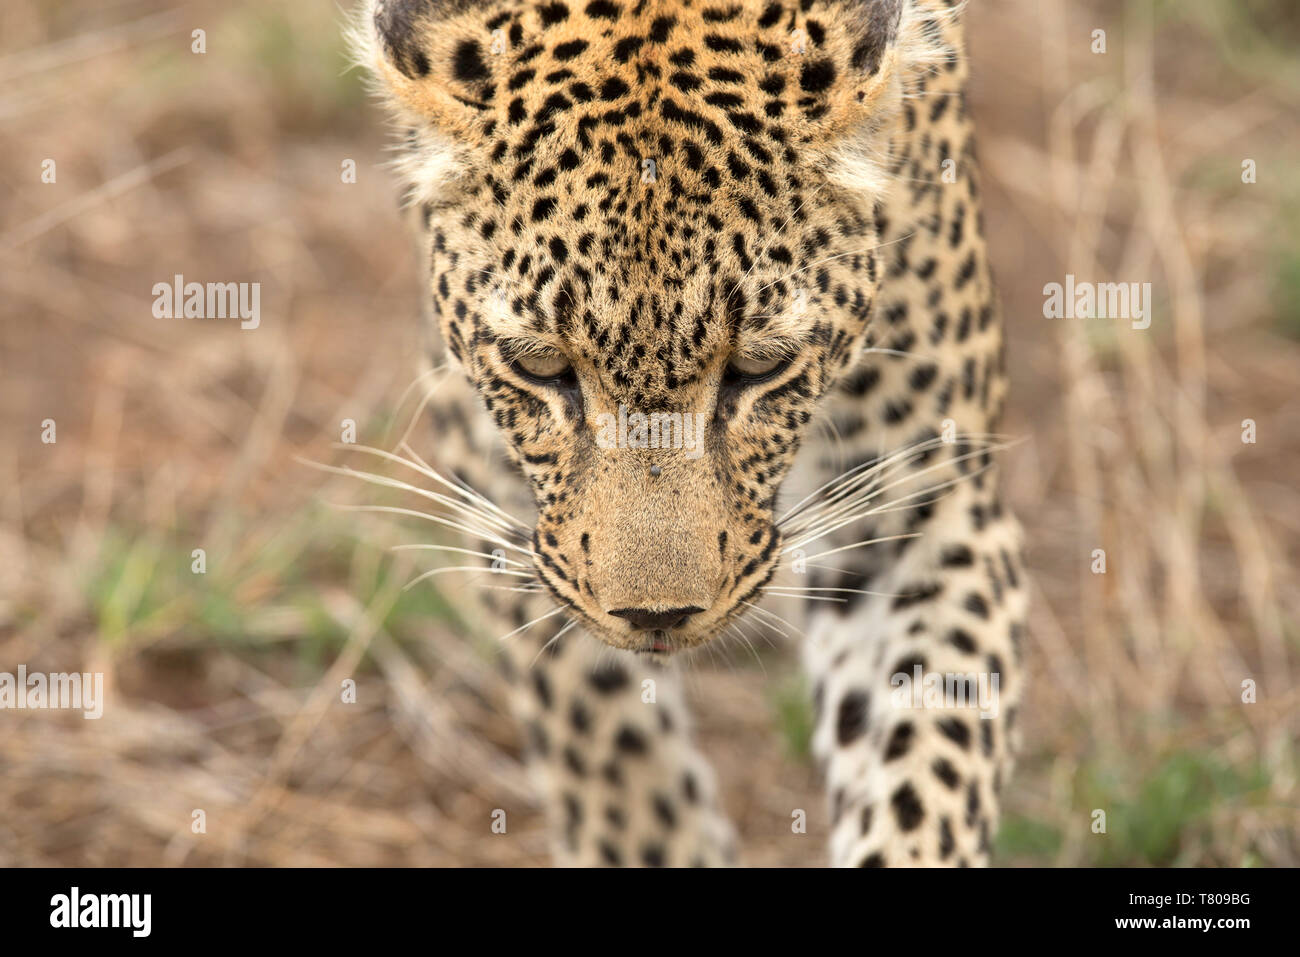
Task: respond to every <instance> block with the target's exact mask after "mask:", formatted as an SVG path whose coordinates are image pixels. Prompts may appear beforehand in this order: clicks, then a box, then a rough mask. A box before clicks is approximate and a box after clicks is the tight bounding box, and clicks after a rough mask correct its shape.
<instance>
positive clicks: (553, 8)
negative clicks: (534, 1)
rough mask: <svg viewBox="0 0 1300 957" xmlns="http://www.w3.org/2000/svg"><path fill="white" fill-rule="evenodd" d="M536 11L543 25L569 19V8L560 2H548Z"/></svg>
mask: <svg viewBox="0 0 1300 957" xmlns="http://www.w3.org/2000/svg"><path fill="white" fill-rule="evenodd" d="M537 13H538V14H539V15H540V16H541V18H542V26H543V27H549V26H551V25H552V24H556V23H560V22H561V21H563V20H567V19H569V8H568V7H566V6H565V5H564V4H562V3H548V4H546V6H544V7H541V8H539V9H538V11H537Z"/></svg>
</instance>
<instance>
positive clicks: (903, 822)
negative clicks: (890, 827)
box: [889, 782, 925, 831]
mask: <svg viewBox="0 0 1300 957" xmlns="http://www.w3.org/2000/svg"><path fill="white" fill-rule="evenodd" d="M889 803H890V805H891V806H892V807H893V809H894V817H895V818H897V819H898V829H899V830H900V831H914V830H916V828H917V826H918V825H920V823H921V820H922V819H923V818H924V817H925V809H924V808H923V807H922V806H921V799H920V798H919V797H917V795H916V789H915V788H913V787H912V785H911V783H910V782H904V783H903V784H902V785H900V786H899V787H898V789H897V790H896V791H894V794H893V796H892V797H891V798H890V799H889Z"/></svg>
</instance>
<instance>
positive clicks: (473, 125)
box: [363, 0, 900, 652]
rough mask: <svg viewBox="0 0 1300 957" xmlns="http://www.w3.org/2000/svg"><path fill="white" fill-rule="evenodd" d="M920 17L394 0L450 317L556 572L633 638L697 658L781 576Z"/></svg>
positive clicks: (454, 347) (846, 347)
mask: <svg viewBox="0 0 1300 957" xmlns="http://www.w3.org/2000/svg"><path fill="white" fill-rule="evenodd" d="M899 7H900V3H899V2H898V0H852V2H847V0H846V2H830V3H827V2H820V0H819V2H811V3H809V2H806V0H802V2H794V3H792V2H772V0H739V2H735V0H705V2H697V3H691V2H687V0H680V2H679V0H660V2H642V3H634V2H632V0H551V2H534V0H506V2H491V0H488V2H478V0H460V2H445V3H440V2H421V0H405V2H399V0H379V2H376V3H373V4H372V7H371V8H370V9H369V11H368V16H367V23H366V24H365V25H364V27H363V33H364V34H365V37H366V38H367V40H363V43H364V45H365V50H366V51H367V52H366V56H367V59H368V65H369V66H370V67H371V68H372V69H373V70H374V71H375V73H376V75H377V77H378V78H379V80H380V86H381V88H382V91H383V93H384V94H385V95H386V96H387V97H388V99H389V101H390V104H391V106H392V108H393V109H394V111H395V112H396V114H397V115H398V117H399V119H400V121H401V122H402V123H403V125H404V128H405V129H406V130H407V136H406V141H405V153H404V155H403V158H402V160H401V161H400V165H401V166H402V169H403V171H404V173H405V175H406V177H407V179H408V180H409V182H410V184H411V194H412V200H413V203H414V204H415V206H416V208H417V209H418V210H419V214H420V218H421V222H422V226H423V229H424V233H425V235H426V236H427V255H428V259H427V262H428V281H429V294H430V296H431V300H432V305H433V313H434V315H436V317H437V321H438V323H439V325H440V327H441V332H442V336H443V340H444V342H445V344H446V347H447V350H448V352H449V354H450V357H451V360H452V361H453V362H454V363H456V364H458V365H459V366H460V368H461V369H462V370H463V373H464V375H465V376H466V377H468V379H469V381H470V382H471V383H472V385H473V386H474V388H475V389H476V391H477V393H478V394H479V396H480V397H481V399H482V402H483V405H484V406H485V408H486V409H487V411H488V413H489V414H490V416H491V417H492V419H493V420H494V421H495V423H496V425H497V427H498V428H499V429H500V432H501V435H502V437H503V438H504V440H505V444H506V446H507V448H508V449H509V451H510V454H511V456H512V457H513V458H514V460H515V461H516V462H517V464H518V466H519V468H520V469H521V471H522V473H523V475H524V476H525V477H526V480H527V482H528V483H529V485H530V487H531V490H532V493H533V496H534V498H535V500H536V504H537V510H538V516H537V522H536V529H535V532H534V535H533V543H532V544H533V551H534V552H535V564H536V570H537V574H538V575H539V577H540V579H541V580H542V581H543V582H545V584H546V586H547V587H548V588H549V589H550V591H551V592H552V593H553V595H554V596H555V598H556V599H557V600H558V601H559V602H561V603H562V604H564V605H566V606H568V609H567V614H569V615H570V616H571V617H575V618H578V619H580V620H581V621H582V622H583V623H584V624H585V625H586V626H587V628H588V629H589V630H590V632H591V633H592V634H593V635H595V636H597V637H599V638H600V639H601V640H603V641H605V642H607V643H608V644H610V645H613V646H615V647H618V648H625V649H633V650H640V651H652V652H669V651H674V650H678V649H682V648H688V647H691V646H695V645H699V644H701V643H703V642H706V641H708V640H709V639H710V638H711V637H713V636H714V635H716V634H717V633H718V632H719V631H720V630H721V629H722V628H723V627H724V626H725V625H726V624H727V623H728V622H729V621H730V620H732V619H733V618H735V617H736V616H738V615H740V614H743V613H744V612H746V611H747V610H748V604H747V603H749V602H753V601H755V600H756V596H758V594H759V590H760V589H761V588H762V586H763V585H764V584H765V583H766V582H767V581H768V580H769V579H770V578H771V577H772V575H773V573H774V571H775V569H776V567H777V565H778V562H779V560H780V556H781V535H780V532H779V529H778V527H777V524H776V522H775V520H774V515H775V506H776V502H777V497H778V493H779V491H780V489H781V484H782V481H783V479H784V478H785V477H786V475H787V472H788V471H789V469H790V467H791V464H792V462H793V459H794V457H795V453H796V452H797V450H798V449H799V446H800V442H801V440H802V439H803V437H804V434H805V433H806V432H807V430H808V429H809V428H810V422H812V420H813V417H814V414H815V412H816V410H817V406H818V402H819V400H820V399H821V398H822V397H823V396H824V395H825V394H826V393H827V392H828V391H829V390H830V389H832V388H833V387H834V386H835V384H836V383H837V382H838V381H839V380H840V379H841V378H842V377H843V376H844V375H845V373H846V372H847V371H848V370H849V369H850V368H851V367H852V365H853V363H854V362H855V361H856V360H857V358H858V356H859V353H860V350H861V348H862V347H863V340H864V333H865V330H866V329H867V326H868V324H869V322H870V319H871V316H872V304H873V301H874V300H875V298H876V293H877V286H878V281H879V280H878V277H879V273H880V266H879V263H878V255H877V252H876V247H877V244H878V236H879V230H880V223H879V222H878V218H879V217H878V213H877V210H878V208H879V206H878V203H879V200H880V197H881V194H882V189H883V187H882V186H881V183H882V182H883V179H884V177H883V176H882V175H881V173H880V171H881V168H882V165H883V163H884V159H883V158H884V157H885V156H886V155H887V150H888V145H889V143H888V139H889V136H890V129H891V124H892V123H893V120H894V117H895V115H896V107H897V105H898V83H897V80H896V76H895V74H896V73H897V72H898V69H899V67H898V62H897V61H898V59H899V57H898V54H897V49H896V47H897V44H895V42H894V40H895V36H896V32H897V28H898V19H899Z"/></svg>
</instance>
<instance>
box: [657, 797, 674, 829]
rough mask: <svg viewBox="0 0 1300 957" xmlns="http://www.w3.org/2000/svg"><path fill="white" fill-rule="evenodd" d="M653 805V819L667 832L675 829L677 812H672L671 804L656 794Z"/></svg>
mask: <svg viewBox="0 0 1300 957" xmlns="http://www.w3.org/2000/svg"><path fill="white" fill-rule="evenodd" d="M653 803H654V809H655V817H657V818H658V819H659V823H660V824H662V825H663V826H664V827H666V828H668V829H669V830H672V829H673V828H674V827H676V826H677V812H676V811H675V810H673V802H672V801H670V800H668V798H666V797H664V796H663V795H662V794H656V795H655V796H654V801H653Z"/></svg>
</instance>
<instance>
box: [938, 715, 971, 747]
mask: <svg viewBox="0 0 1300 957" xmlns="http://www.w3.org/2000/svg"><path fill="white" fill-rule="evenodd" d="M939 731H940V732H941V733H942V734H943V736H944V737H945V738H947V739H948V740H949V741H951V742H953V743H954V744H955V745H957V746H958V747H959V748H961V749H962V750H963V751H965V750H968V749H969V748H970V727H969V726H968V725H967V724H966V722H964V721H962V720H961V719H960V718H944V719H943V720H942V721H940V722H939Z"/></svg>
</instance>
